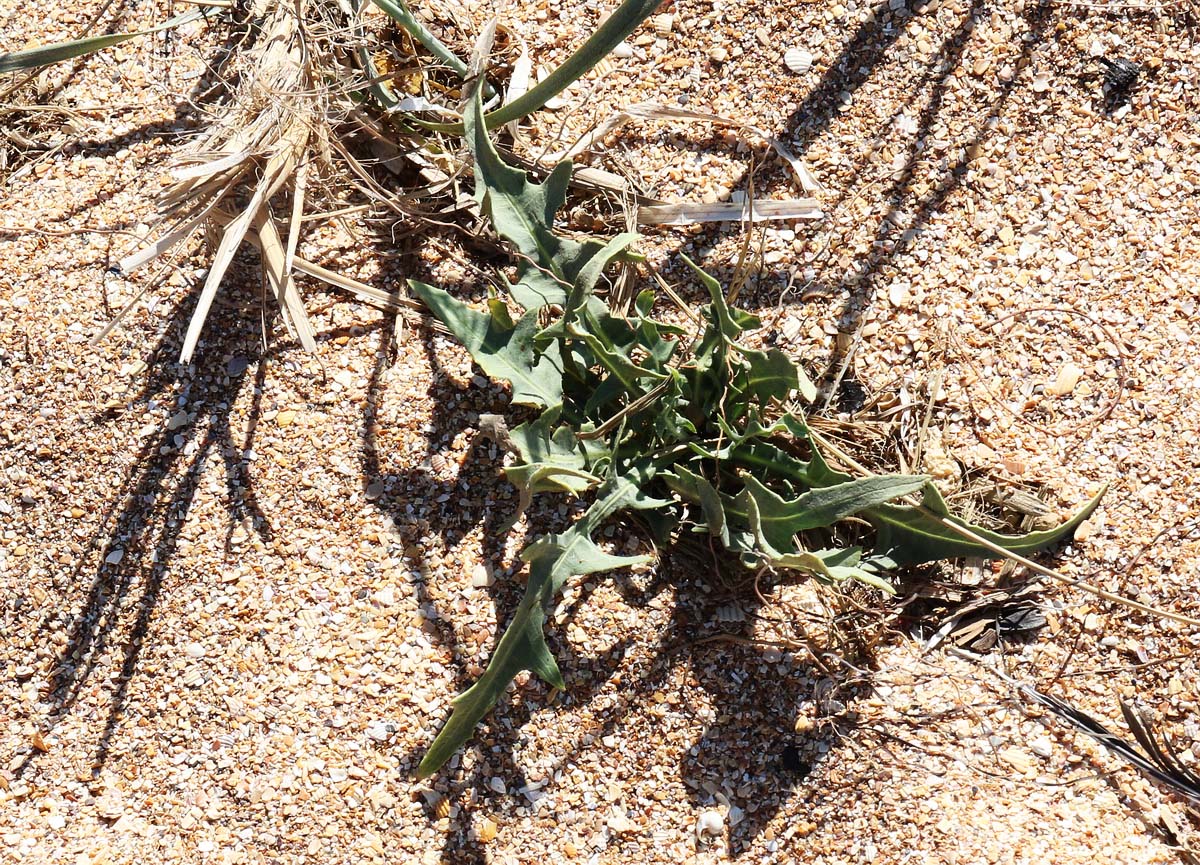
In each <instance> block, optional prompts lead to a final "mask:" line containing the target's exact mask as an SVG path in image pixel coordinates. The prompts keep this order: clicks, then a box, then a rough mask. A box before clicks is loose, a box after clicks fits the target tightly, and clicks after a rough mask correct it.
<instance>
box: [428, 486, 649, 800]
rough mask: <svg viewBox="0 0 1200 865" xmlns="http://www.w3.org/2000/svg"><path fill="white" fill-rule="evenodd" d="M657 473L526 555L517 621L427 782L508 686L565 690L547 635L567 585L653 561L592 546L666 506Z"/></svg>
mask: <svg viewBox="0 0 1200 865" xmlns="http://www.w3.org/2000/svg"><path fill="white" fill-rule="evenodd" d="M653 476H654V475H653V470H652V469H651V468H648V467H635V468H633V469H631V470H630V471H629V472H627V473H626V474H625V475H623V476H620V477H617V478H615V479H614V480H612V481H610V482H609V483H608V484H606V485H605V487H604V489H603V490H602V491H601V494H600V497H599V498H598V499H597V500H596V502H595V503H594V504H593V505H592V506H591V507H590V508H589V509H588V511H587V513H586V514H584V516H583V517H581V518H580V519H579V521H578V522H577V523H575V525H573V526H572V527H571V528H570V529H568V530H567V531H565V532H563V533H562V534H560V535H548V536H546V537H544V538H541V539H540V540H538V541H537V542H536V543H535V544H533V545H532V546H530V547H529V548H527V549H526V550H525V552H524V553H522V554H521V558H522V559H524V560H525V561H526V562H527V563H528V564H529V582H528V583H527V584H526V586H525V595H524V597H522V599H521V603H520V604H519V605H518V606H517V610H516V612H515V613H514V614H513V618H512V621H511V622H509V624H508V628H507V629H506V630H505V632H504V635H503V636H502V637H501V638H500V642H499V643H497V645H496V650H495V652H493V653H492V658H491V660H490V661H489V662H488V666H487V669H486V670H485V671H484V673H483V675H482V676H480V677H479V679H478V681H476V682H475V684H474V685H472V686H471V687H470V688H468V689H467V690H466V691H464V692H463V693H461V694H459V695H458V697H457V698H455V700H454V711H453V712H452V713H451V715H450V720H449V721H447V722H446V725H445V726H444V727H443V728H442V730H441V732H440V733H438V735H437V738H436V739H434V741H433V744H432V745H430V747H429V751H428V752H427V753H426V754H425V757H424V758H423V759H422V760H421V764H420V766H419V767H418V768H417V775H418V776H419V777H421V778H427V777H429V776H430V775H432V774H433V773H434V772H436V771H437V770H438V769H439V768H441V766H442V765H443V764H444V763H445V762H446V761H447V760H449V759H450V757H451V756H452V755H453V754H454V752H455V751H457V750H458V749H459V748H461V747H462V746H463V745H464V744H465V743H466V742H467V740H469V739H470V738H471V734H472V733H473V732H474V730H475V725H476V724H478V723H479V721H480V720H482V719H483V717H484V715H486V714H487V713H488V712H490V711H491V709H492V707H493V706H494V705H495V704H496V701H497V700H498V699H499V698H500V695H501V694H503V693H504V689H505V688H506V687H507V686H508V683H509V682H511V681H512V680H513V678H514V677H515V676H516V675H517V674H518V673H520V672H522V671H523V670H530V671H532V672H534V673H536V674H537V675H538V676H540V677H541V678H542V679H544V680H545V681H546V682H548V683H550V684H551V685H553V686H555V687H558V688H562V687H564V683H563V679H562V674H561V673H560V672H559V669H558V664H557V663H555V661H554V656H553V655H551V653H550V649H549V647H548V646H547V645H546V638H545V635H544V634H543V633H542V627H543V624H544V623H545V617H546V610H547V609H549V608H550V607H551V605H552V604H553V602H554V600H555V598H556V597H557V595H558V593H559V592H560V591H561V589H562V586H563V583H565V582H566V581H567V580H568V579H569V578H570V577H572V576H583V575H585V574H591V573H595V572H597V571H611V570H613V569H615V568H623V567H629V566H630V565H635V564H639V563H641V562H645V561H648V559H649V557H648V556H611V555H608V554H607V553H605V552H603V551H602V550H601V549H600V548H599V547H597V546H596V544H595V543H593V541H592V537H591V536H592V534H593V533H594V532H595V531H596V530H597V529H598V528H600V526H601V525H602V524H603V523H604V522H605V520H607V519H608V518H609V517H610V516H612V515H613V514H614V513H616V512H617V511H620V510H625V509H630V508H634V509H637V508H656V507H660V506H662V505H663V504H666V502H663V501H662V500H660V499H653V498H651V497H649V496H647V495H646V494H645V493H644V492H643V487H644V486H646V485H648V484H649V482H650V480H651V479H652V478H653Z"/></svg>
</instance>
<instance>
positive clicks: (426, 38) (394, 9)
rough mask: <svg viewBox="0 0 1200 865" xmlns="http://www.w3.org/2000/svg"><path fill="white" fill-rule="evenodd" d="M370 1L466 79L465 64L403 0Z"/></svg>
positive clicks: (460, 76)
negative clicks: (419, 19) (418, 18)
mask: <svg viewBox="0 0 1200 865" xmlns="http://www.w3.org/2000/svg"><path fill="white" fill-rule="evenodd" d="M371 2H372V3H374V4H375V5H376V6H378V7H379V8H380V9H382V10H383V11H384V12H386V13H387V15H388V17H389V18H391V19H392V20H393V21H395V22H396V23H397V24H399V25H400V26H401V27H402V28H403V29H404V32H406V33H407V34H408V35H409V36H411V37H412V38H413V39H416V40H417V41H418V42H420V43H421V44H422V45H424V46H425V48H426V50H428V51H429V53H430V54H432V55H433V56H434V57H436V58H437V59H438V60H441V61H442V62H443V63H445V64H446V65H447V66H448V67H450V69H451V71H453V72H454V73H455V74H456V75H458V77H459V78H462V79H463V80H464V81H465V80H466V78H467V64H466V63H464V62H463V61H462V60H460V59H459V58H458V57H457V56H455V54H454V52H453V51H451V50H450V49H449V48H447V47H446V46H445V44H444V43H443V42H442V40H440V39H438V38H437V37H436V36H434V35H433V33H431V32H430V31H429V28H427V27H426V26H425V25H424V24H422V23H421V22H420V21H418V20H417V18H416V16H415V15H413V14H412V11H411V10H410V9H409V8H408V5H407V4H406V3H405V2H404V0H371Z"/></svg>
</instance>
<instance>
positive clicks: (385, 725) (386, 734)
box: [366, 721, 396, 742]
mask: <svg viewBox="0 0 1200 865" xmlns="http://www.w3.org/2000/svg"><path fill="white" fill-rule="evenodd" d="M366 733H367V738H368V739H371V740H372V741H374V742H386V741H387V740H388V739H390V738H392V736H394V735H395V734H396V725H395V724H392V723H389V722H387V721H372V722H371V723H369V724H367V730H366Z"/></svg>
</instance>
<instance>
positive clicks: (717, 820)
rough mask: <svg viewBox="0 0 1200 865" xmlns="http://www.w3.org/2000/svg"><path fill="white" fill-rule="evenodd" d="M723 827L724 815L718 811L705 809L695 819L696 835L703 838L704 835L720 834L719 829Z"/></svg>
mask: <svg viewBox="0 0 1200 865" xmlns="http://www.w3.org/2000/svg"><path fill="white" fill-rule="evenodd" d="M724 828H725V817H724V816H723V815H722V814H721V812H720V811H705V812H704V813H703V814H701V815H700V819H699V820H697V821H696V837H697V838H703V837H704V836H705V835H720V834H721V830H722V829H724Z"/></svg>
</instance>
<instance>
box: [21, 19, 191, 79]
mask: <svg viewBox="0 0 1200 865" xmlns="http://www.w3.org/2000/svg"><path fill="white" fill-rule="evenodd" d="M210 14H213V10H212V8H211V7H209V8H206V9H200V10H194V11H192V12H185V13H184V14H182V15H176V16H175V17H174V18H171V19H170V20H168V21H164V22H163V23H162V24H159V25H158V26H156V27H148V28H146V29H145V30H134V31H131V32H128V33H110V34H107V35H104V36H89V37H88V38H86V39H74V40H72V41H70V42H56V43H54V44H52V45H39V46H37V47H36V48H26V49H25V50H24V51H12V52H9V53H8V54H0V75H7V74H8V73H10V72H20V71H22V70H25V69H36V68H38V67H39V66H49V65H50V64H52V63H61V62H62V61H64V60H73V59H74V58H76V57H83V56H84V55H87V54H95V53H96V52H97V51H103V50H104V49H105V48H110V47H112V46H113V45H120V44H121V43H122V42H128V41H129V40H130V39H137V38H138V37H139V36H149V35H150V34H151V33H159V32H161V31H163V30H170V29H171V28H172V27H179V26H181V25H183V24H188V23H190V22H192V21H197V20H199V19H200V18H203V17H205V16H206V15H210Z"/></svg>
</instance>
